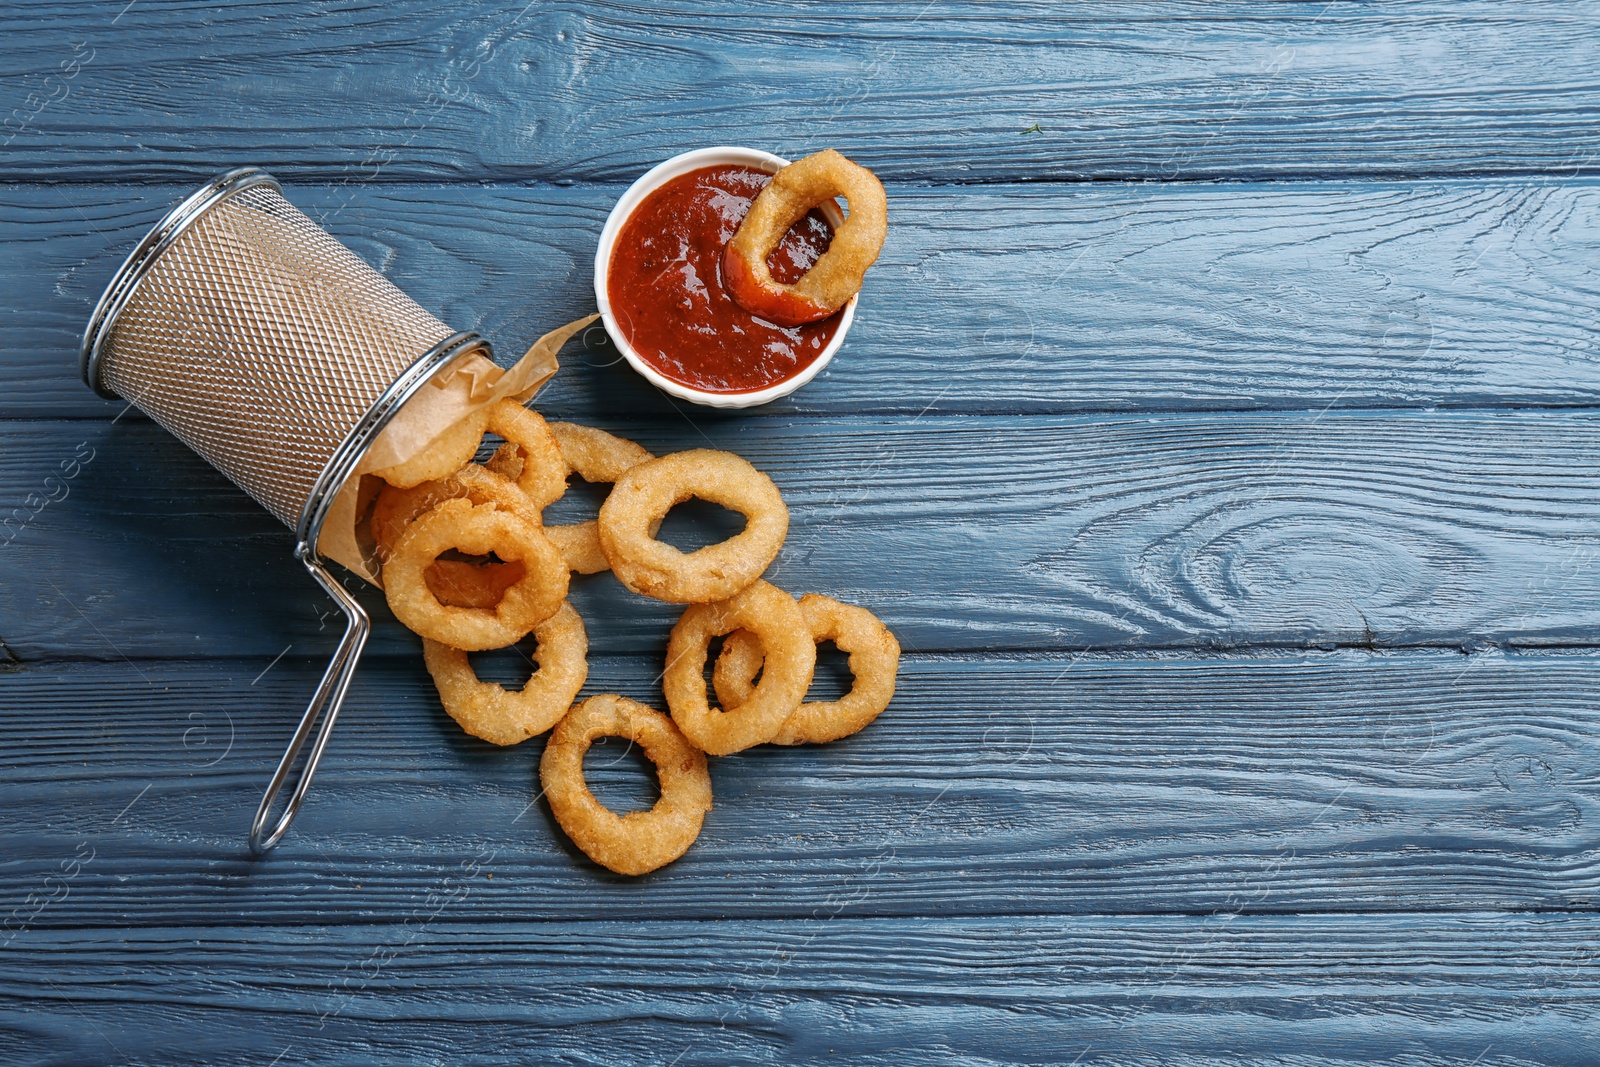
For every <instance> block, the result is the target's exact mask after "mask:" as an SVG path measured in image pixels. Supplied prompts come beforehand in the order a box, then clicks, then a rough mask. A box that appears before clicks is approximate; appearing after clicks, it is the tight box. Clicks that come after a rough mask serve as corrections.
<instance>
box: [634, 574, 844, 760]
mask: <svg viewBox="0 0 1600 1067" xmlns="http://www.w3.org/2000/svg"><path fill="white" fill-rule="evenodd" d="M735 630H749V631H750V632H751V633H753V634H755V635H756V639H757V640H758V641H760V643H761V647H762V649H763V650H764V651H765V653H766V656H765V660H764V662H763V668H762V671H761V681H760V682H759V683H758V684H757V685H756V686H755V688H754V690H752V691H751V693H750V695H749V698H748V699H746V700H745V701H743V702H742V703H741V704H740V705H739V706H738V707H737V708H727V709H725V710H722V711H715V710H713V709H712V708H711V705H710V702H709V701H708V700H707V699H706V678H705V667H706V657H707V655H708V654H709V653H710V647H711V639H712V638H713V637H718V636H721V635H723V634H731V633H733V631H735ZM816 663H817V643H816V642H815V641H813V640H812V639H811V631H810V629H809V628H808V627H807V626H806V621H805V617H804V616H803V615H801V614H800V606H799V605H798V604H796V603H795V602H794V598H793V597H791V596H790V595H789V594H788V593H785V592H784V591H783V590H782V589H779V588H778V587H777V586H775V585H769V584H767V583H766V582H756V583H755V584H754V585H752V586H750V587H749V588H748V589H745V590H744V591H742V592H740V593H738V594H736V595H734V596H733V597H730V598H729V599H727V600H720V601H717V602H716V603H714V604H692V605H690V607H689V608H688V610H686V611H685V612H684V613H683V617H682V618H680V619H679V620H678V623H677V625H676V626H674V627H673V628H672V637H671V638H670V639H669V640H668V642H667V669H666V671H665V672H663V674H662V677H661V688H662V691H663V692H664V693H665V694H666V698H667V707H668V708H670V709H671V711H672V721H673V722H675V723H677V724H678V729H680V730H682V731H683V734H684V736H685V737H687V738H688V739H689V740H690V741H692V742H693V743H694V744H695V745H697V746H699V747H700V748H701V749H702V750H704V751H706V752H709V753H710V754H711V755H713V756H726V755H729V754H730V753H734V752H742V751H743V750H744V749H747V748H751V747H753V746H755V745H759V744H762V743H764V742H766V741H770V740H772V739H773V737H774V736H776V735H777V733H778V731H779V730H780V729H782V727H783V724H784V723H785V722H786V721H788V719H789V716H791V715H793V714H794V713H795V710H796V709H798V708H799V707H800V702H801V701H802V700H804V699H805V695H806V690H807V689H809V688H811V674H812V671H813V669H814V668H815V667H816Z"/></svg>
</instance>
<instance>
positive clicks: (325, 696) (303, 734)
mask: <svg viewBox="0 0 1600 1067" xmlns="http://www.w3.org/2000/svg"><path fill="white" fill-rule="evenodd" d="M297 554H298V555H300V557H301V559H302V560H303V561H304V562H305V565H306V570H308V571H310V572H311V576H312V577H313V578H315V579H316V580H317V584H318V585H320V586H322V588H323V589H324V590H325V591H326V592H327V594H328V595H329V596H331V597H333V599H334V600H335V601H336V602H337V603H338V605H339V607H340V609H341V610H343V611H344V617H345V627H344V637H342V638H340V640H339V647H338V648H337V649H335V650H334V653H333V659H332V660H331V661H330V662H329V663H328V669H327V670H326V671H324V672H323V675H322V682H321V683H320V684H319V685H318V686H317V691H316V693H315V695H313V696H312V698H311V703H310V704H309V705H308V706H307V707H306V713H305V714H304V715H303V716H301V718H300V726H299V728H298V729H296V730H295V732H294V737H293V738H291V739H290V740H289V748H288V750H287V751H285V752H284V754H283V759H281V760H279V761H278V769H277V770H276V771H275V772H273V775H272V781H270V782H268V783H267V791H266V794H265V795H264V796H262V798H261V806H260V807H259V808H257V809H256V817H255V821H254V822H253V823H251V825H250V850H251V851H252V852H255V853H257V854H260V853H262V852H265V851H267V850H268V849H270V848H271V847H272V846H273V845H276V844H277V843H278V841H279V839H280V838H282V837H283V835H284V834H285V833H286V832H287V831H288V829H289V824H290V823H291V822H293V821H294V817H295V813H296V812H298V811H299V810H300V803H301V802H302V801H303V800H305V798H306V790H307V789H309V788H310V787H311V776H312V775H314V774H316V773H317V764H319V763H321V762H322V750H323V749H325V748H327V747H328V737H329V735H330V734H332V732H333V724H334V721H335V720H337V719H338V718H339V709H340V708H342V707H343V706H344V698H345V694H346V693H347V692H349V690H350V680H351V679H352V678H353V677H355V672H356V664H357V663H358V662H360V660H361V650H362V649H363V648H365V647H366V644H367V635H368V634H369V633H371V632H372V622H371V620H370V619H369V618H368V617H367V613H366V611H365V610H364V609H363V608H362V607H361V605H360V604H358V603H356V599H355V598H354V597H352V596H351V595H350V593H349V592H348V591H347V590H346V589H345V588H344V586H342V585H340V584H339V583H338V582H336V581H334V580H333V575H331V574H329V573H328V570H327V568H326V567H324V566H323V565H322V563H321V562H320V561H318V560H317V559H315V558H314V557H313V556H311V555H310V553H308V552H306V551H304V546H302V551H301V552H299V553H297ZM319 718H320V719H321V720H322V727H321V728H320V729H319V730H317V739H316V741H315V742H313V743H312V746H311V754H310V755H308V756H307V757H306V761H305V766H304V767H302V768H301V770H300V777H299V778H298V779H296V781H295V785H294V792H293V793H291V794H290V795H289V802H288V804H287V805H286V806H285V807H284V809H283V814H282V815H280V816H278V821H277V822H276V823H274V824H273V826H272V831H271V832H270V833H267V832H266V829H267V819H268V817H269V816H270V814H271V811H272V806H273V803H274V802H275V801H276V800H277V798H278V794H279V793H281V792H282V791H283V786H284V783H285V782H287V781H288V778H289V772H290V771H291V770H293V768H294V764H295V759H296V758H297V757H298V756H299V755H300V750H301V749H302V748H304V747H305V743H306V739H307V738H308V737H310V736H311V729H312V727H314V726H316V724H317V720H318V719H319Z"/></svg>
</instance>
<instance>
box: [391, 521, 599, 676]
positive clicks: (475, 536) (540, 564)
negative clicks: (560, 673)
mask: <svg viewBox="0 0 1600 1067" xmlns="http://www.w3.org/2000/svg"><path fill="white" fill-rule="evenodd" d="M452 548H453V549H457V550H458V551H461V552H464V553H466V554H468V555H480V556H487V555H490V554H491V553H492V554H494V555H496V556H498V557H500V558H501V559H503V560H507V561H510V560H520V561H521V562H522V564H523V566H524V567H525V568H526V570H525V573H524V574H523V576H522V577H521V579H519V580H518V581H517V582H516V584H514V585H512V586H511V587H510V588H509V589H507V590H506V591H505V595H504V596H502V597H501V598H500V601H499V603H498V604H496V605H495V607H494V609H493V610H492V611H491V610H488V609H484V608H458V607H451V606H449V605H446V604H442V603H440V602H439V598H438V597H436V596H435V595H434V594H433V591H432V590H431V589H429V588H428V583H427V579H426V576H425V572H426V570H427V568H428V565H429V564H431V563H433V561H434V560H436V559H438V557H439V556H440V554H441V553H444V552H447V551H449V550H450V549H452ZM383 579H384V581H383V585H384V593H385V595H386V596H387V597H388V600H389V607H390V609H391V610H392V611H393V612H394V614H395V617H396V618H398V619H399V620H400V621H401V622H402V623H404V624H405V625H406V626H408V627H410V628H411V629H412V630H414V631H415V632H416V633H418V634H420V635H422V636H423V637H431V638H433V639H434V640H435V641H442V642H444V643H445V644H447V645H450V646H452V647H454V648H460V649H465V650H466V651H469V652H477V651H480V650H483V649H489V648H504V647H505V646H506V645H510V644H515V643H516V642H517V641H520V640H521V639H522V638H523V637H524V636H525V635H526V634H527V633H528V632H529V631H531V630H532V629H533V628H534V627H535V626H538V625H539V624H540V623H541V622H544V621H545V620H546V619H548V618H550V616H552V615H554V614H555V613H556V610H557V609H558V608H560V607H561V602H562V601H563V600H565V599H566V596H567V566H566V563H565V561H564V560H562V558H561V553H560V552H559V551H558V550H557V549H556V547H555V545H553V544H551V543H550V539H549V538H547V537H545V535H544V534H543V532H542V531H541V530H540V529H539V527H538V526H536V525H534V524H533V523H531V522H529V521H528V520H527V519H526V518H524V517H523V516H522V515H520V514H518V513H516V512H513V511H505V510H501V509H500V508H497V507H496V506H495V505H493V504H476V505H475V504H473V503H472V501H470V500H462V499H459V498H458V499H453V500H446V501H444V502H443V503H441V504H440V505H438V506H437V507H435V508H434V509H433V510H432V511H429V512H427V513H426V514H425V515H423V516H422V517H420V518H418V519H417V520H416V521H415V522H413V523H412V524H411V525H410V526H408V527H407V528H406V531H405V533H404V534H402V535H401V537H400V540H399V542H397V543H396V544H395V546H394V555H393V556H392V557H391V558H390V560H389V561H388V563H386V564H385V565H384V568H383Z"/></svg>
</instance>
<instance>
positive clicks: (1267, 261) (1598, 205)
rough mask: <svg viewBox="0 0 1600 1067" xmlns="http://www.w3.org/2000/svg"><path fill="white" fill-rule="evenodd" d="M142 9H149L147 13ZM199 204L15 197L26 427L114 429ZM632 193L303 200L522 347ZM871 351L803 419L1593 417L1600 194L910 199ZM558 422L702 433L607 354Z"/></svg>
mask: <svg viewBox="0 0 1600 1067" xmlns="http://www.w3.org/2000/svg"><path fill="white" fill-rule="evenodd" d="M130 17H132V16H131V15H130ZM184 192H185V190H184V189H182V188H180V187H177V186H161V187H157V188H154V189H129V188H124V187H116V188H106V187H91V186H66V187H39V186H12V187H7V188H5V189H4V190H3V191H0V200H3V202H4V203H5V204H6V211H7V215H8V219H14V220H15V225H14V226H13V227H12V228H11V230H10V231H9V232H11V233H13V234H14V235H15V239H14V240H12V241H9V242H6V243H4V244H0V288H4V289H5V290H6V291H7V292H10V293H13V294H14V299H13V300H12V301H11V306H10V308H9V310H8V316H7V319H6V322H7V329H6V331H5V332H4V335H3V337H0V415H4V416H8V417H17V416H21V415H30V416H63V417H71V418H78V417H83V416H85V415H89V414H107V415H109V414H114V413H115V412H116V411H117V410H119V409H118V408H117V407H116V406H113V405H110V404H107V403H104V402H102V401H99V400H97V399H96V398H94V397H93V396H92V395H91V394H90V393H89V392H88V390H86V389H85V388H84V387H83V384H82V382H81V381H80V380H79V378H78V370H77V347H78V343H79V336H80V334H81V333H82V330H83V326H84V323H85V322H86V321H87V319H88V317H89V311H90V309H91V308H92V306H93V304H94V301H95V300H96V299H97V298H98V296H99V294H100V292H101V290H102V289H103V288H104V286H105V284H106V282H107V280H108V279H109V278H110V276H111V273H112V271H113V270H114V269H115V267H116V265H117V264H118V263H120V261H121V259H122V257H123V256H124V255H126V253H127V251H128V249H129V248H131V247H132V246H133V244H134V243H136V242H137V240H138V238H139V237H140V236H141V235H142V234H143V233H144V231H145V230H146V229H147V228H148V227H149V226H150V225H152V224H153V222H154V221H155V219H157V218H159V216H160V214H161V213H162V212H163V211H164V210H165V209H166V208H167V207H168V206H169V205H170V204H171V203H173V202H175V201H176V200H177V199H178V198H180V197H181V196H182V195H183V193H184ZM619 193H620V189H619V188H618V187H616V186H602V187H588V186H584V187H575V188H565V189H561V188H531V189H530V188H516V187H495V188H475V187H473V188H435V187H420V186H384V187H381V188H342V187H337V186H333V187H329V186H312V187H295V186H291V187H290V189H289V195H290V197H291V198H292V199H293V200H295V202H296V203H298V204H300V205H302V206H303V207H305V208H306V210H307V211H309V212H310V213H311V214H313V215H314V216H316V217H317V218H319V219H321V220H323V222H324V224H325V225H326V226H327V227H328V228H329V229H330V230H332V231H333V232H334V233H335V234H337V235H338V236H340V237H341V238H342V239H344V240H345V241H347V242H348V243H350V244H351V245H352V247H354V248H355V249H356V250H357V251H358V252H359V253H361V254H362V255H363V256H365V257H366V258H367V259H368V261H370V262H372V263H374V264H377V265H379V266H380V267H381V268H382V269H383V270H385V271H386V272H387V273H388V274H389V276H390V277H391V278H393V279H394V281H395V282H396V283H397V284H399V285H400V286H401V287H402V288H404V289H405V290H406V291H408V292H410V293H411V294H412V295H413V296H415V297H416V298H417V299H418V300H419V301H420V302H421V303H422V304H423V305H424V306H426V307H428V308H429V309H431V310H433V311H435V312H436V313H438V314H440V315H441V316H442V317H443V318H445V319H446V320H447V321H449V322H450V323H451V324H453V325H456V326H459V327H461V328H463V329H468V328H470V329H476V330H479V331H481V332H483V333H484V334H485V335H486V336H488V337H489V338H490V339H491V340H493V341H494V342H495V343H496V344H497V345H499V346H500V350H501V351H502V353H504V354H505V355H506V356H508V357H509V356H510V355H513V354H516V353H520V352H521V351H522V350H523V349H524V348H525V347H526V346H527V344H528V343H529V342H530V341H531V340H532V339H533V338H535V337H537V336H538V335H539V334H540V333H542V332H544V331H545V330H547V329H549V328H551V327H552V326H554V325H555V324H557V323H560V322H564V321H567V320H569V319H571V318H575V317H577V316H579V315H582V314H586V313H588V312H589V311H590V310H592V308H593V306H594V298H593V289H592V284H593V283H592V277H593V271H592V266H591V264H592V262H593V259H592V257H593V248H594V241H595V240H596V237H597V235H598V234H599V231H600V227H601V225H602V222H603V220H604V217H605V214H606V212H607V211H609V209H610V207H611V205H612V204H613V203H614V202H615V199H616V197H617V196H618V195H619ZM892 193H893V195H894V211H895V224H894V227H893V228H892V230H891V232H890V238H889V242H888V245H887V246H886V248H885V252H884V256H883V259H882V260H881V261H880V263H879V264H878V266H877V267H876V268H874V270H873V272H872V274H871V275H870V278H869V280H868V284H867V289H866V292H865V295H864V297H863V301H864V302H863V305H862V313H861V315H860V317H859V319H858V320H857V325H856V327H855V329H854V330H853V331H852V333H851V337H850V340H849V342H848V345H847V347H846V348H845V350H844V352H843V353H842V354H841V356H840V357H839V358H838V360H836V361H835V363H834V364H833V365H832V366H831V367H830V368H829V370H828V371H827V372H826V373H825V374H824V376H823V377H822V378H821V379H820V380H818V381H816V382H813V383H812V384H811V385H809V386H807V387H806V388H805V389H803V390H801V391H800V392H799V393H797V394H795V396H794V397H792V398H790V399H789V400H786V401H781V402H779V403H778V404H775V405H772V406H771V407H769V408H764V409H761V410H759V411H757V412H752V413H748V414H747V415H745V416H744V418H754V417H764V416H766V415H772V414H777V415H785V414H794V413H815V414H840V413H849V414H864V413H869V412H895V413H908V414H916V413H918V412H921V411H924V410H927V409H929V408H930V406H931V407H932V408H933V409H934V410H937V411H943V412H966V413H1023V412H1030V413H1042V412H1073V411H1105V410H1173V409H1188V410H1193V409H1219V408H1220V409H1244V408H1313V409H1318V410H1320V409H1322V408H1325V407H1328V406H1330V405H1336V406H1339V407H1342V408H1355V407H1373V406H1433V405H1451V406H1461V405H1475V406H1502V405H1505V406H1515V405H1529V404H1534V405H1567V404H1594V403H1596V402H1597V400H1600V359H1596V358H1595V357H1596V350H1595V349H1596V334H1595V330H1594V328H1593V318H1592V315H1591V310H1590V305H1591V303H1592V301H1591V294H1592V293H1593V292H1594V291H1595V290H1596V288H1600V267H1597V264H1596V262H1595V259H1594V257H1593V256H1592V255H1590V254H1588V250H1589V248H1590V247H1592V245H1593V243H1594V241H1595V240H1596V233H1595V229H1596V226H1597V225H1600V222H1597V220H1600V183H1596V182H1593V181H1588V180H1584V181H1574V182H1565V183H1561V184H1553V185H1550V184H1530V183H1528V182H1524V181H1513V182H1507V181H1499V180H1496V181H1459V182H1404V183H1393V184H1389V183H1385V184H1371V183H1332V184H1329V183H1311V184H1305V185H1294V186H1283V185H1275V184H1261V185H1228V186H1198V185H1187V184H1178V185H1172V184H1167V185H1162V184H1148V185H1143V184H1135V185H1114V186H1094V187H1092V188H1082V189H1073V190H1070V191H1063V190H1059V189H1039V188H1036V187H1030V186H1013V187H1004V188H984V189H964V190H961V191H960V192H951V191H949V190H930V189H919V188H916V187H911V186H897V187H894V188H893V189H892ZM593 337H594V339H595V340H596V342H597V343H599V345H600V346H599V347H595V348H589V349H579V348H576V347H575V348H574V349H573V350H572V351H571V352H570V353H569V358H568V363H569V366H568V369H567V372H566V373H564V374H562V375H560V376H558V377H557V379H556V380H555V382H554V383H552V385H551V386H550V387H549V389H548V390H547V392H546V394H545V401H544V402H545V403H547V404H554V405H556V406H558V407H560V408H561V409H562V410H565V411H568V412H570V413H572V414H574V415H578V416H587V417H600V416H614V417H621V416H623V415H628V416H638V417H676V416H675V415H674V412H673V408H672V407H671V405H670V404H669V402H668V401H666V400H665V399H664V398H663V397H661V396H660V394H658V393H656V392H655V391H654V390H652V389H650V388H649V387H647V386H645V385H644V384H643V382H642V381H641V380H640V379H639V378H638V377H637V376H636V375H634V374H632V373H631V372H630V371H629V370H628V369H627V367H626V365H625V364H623V363H621V361H620V359H619V357H618V354H617V352H616V350H615V349H614V348H611V347H610V346H608V345H604V344H603V343H602V342H603V333H602V331H598V330H597V331H595V333H594V335H593Z"/></svg>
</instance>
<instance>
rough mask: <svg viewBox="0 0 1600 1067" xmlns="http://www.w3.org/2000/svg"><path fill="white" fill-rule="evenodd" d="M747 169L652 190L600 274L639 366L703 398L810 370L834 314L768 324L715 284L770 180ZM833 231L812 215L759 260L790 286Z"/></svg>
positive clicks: (700, 173) (704, 171) (713, 172)
mask: <svg viewBox="0 0 1600 1067" xmlns="http://www.w3.org/2000/svg"><path fill="white" fill-rule="evenodd" d="M771 177H772V176H771V175H769V174H767V173H765V172H763V171H759V170H755V169H753V168H751V167H745V166H739V165H731V166H718V167H702V168H701V169H700V170H695V171H690V172H689V173H688V174H682V175H679V176H678V177H676V178H673V179H672V180H671V181H669V182H667V183H666V184H664V185H661V186H659V187H657V188H656V189H655V190H653V191H652V192H651V193H650V194H649V195H648V196H646V197H645V198H644V200H643V201H641V202H640V204H639V206H638V207H636V208H634V209H633V213H632V214H631V215H629V216H628V219H627V221H626V222H624V223H623V225H622V229H621V230H620V231H619V232H618V233H617V239H616V243H615V244H614V245H613V246H612V249H611V262H610V265H609V266H608V267H607V271H606V295H607V296H608V297H609V298H610V301H611V314H612V316H613V318H614V319H615V320H616V322H617V325H618V327H619V328H620V329H621V330H622V332H623V333H624V334H625V335H626V339H627V342H628V343H629V344H630V345H632V346H633V349H634V351H635V352H637V353H638V354H639V356H640V358H642V359H643V360H644V361H645V362H646V363H648V364H650V366H652V367H654V368H655V369H656V370H657V371H659V372H660V373H661V374H662V375H664V376H665V377H667V378H670V379H672V380H673V381H675V382H681V383H682V384H684V385H687V386H689V387H691V388H693V389H699V390H701V391H703V392H707V393H751V392H755V391H756V390H759V389H766V388H768V387H769V386H773V385H777V384H778V383H780V382H786V381H788V380H789V379H790V378H793V377H794V376H795V375H797V374H799V373H800V372H801V371H803V370H805V369H806V368H807V367H809V366H811V364H812V363H814V362H815V361H816V359H817V357H819V356H820V355H822V350H823V349H824V348H826V347H828V342H829V341H831V340H833V335H834V333H835V332H837V331H838V329H839V320H840V317H841V316H842V315H843V314H844V313H843V311H839V312H836V313H834V314H833V315H830V316H828V317H827V318H825V319H822V320H820V321H818V322H808V323H806V324H805V325H803V326H777V325H774V324H773V323H770V322H768V321H767V320H765V319H761V318H757V317H756V316H754V315H752V314H750V312H748V311H746V310H745V309H744V308H742V307H740V306H739V305H738V304H736V303H735V302H734V300H733V297H731V296H729V295H728V291H727V289H725V288H724V287H723V284H722V248H723V246H724V245H726V244H727V243H728V239H729V238H730V237H732V236H733V234H734V231H735V230H737V229H738V228H739V223H740V222H742V221H743V220H744V216H745V213H746V212H748V211H749V210H750V202H751V201H753V200H754V199H755V198H756V194H757V193H759V192H760V191H761V190H762V188H763V187H764V186H765V185H766V184H767V182H768V181H770V180H771ZM832 239H833V227H832V226H830V225H828V220H827V219H826V218H824V217H823V215H822V213H821V212H820V211H816V210H813V211H811V212H810V213H809V214H807V215H806V217H805V218H803V219H801V220H800V221H799V222H798V223H796V224H795V225H794V227H793V228H791V229H790V230H789V233H788V234H787V235H786V236H785V237H784V239H783V240H782V241H781V242H779V244H778V247H777V249H776V250H775V251H774V252H773V253H772V255H771V257H770V258H769V259H768V260H767V265H768V267H769V268H770V269H771V271H772V276H773V278H775V279H776V280H778V281H780V282H783V283H785V284H791V285H792V284H793V283H795V282H797V281H799V280H800V277H801V275H803V274H805V272H806V271H808V270H810V269H811V265H812V264H813V263H815V262H816V261H817V259H818V258H819V257H821V255H822V253H823V252H826V251H827V250H828V242H829V241H831V240H832Z"/></svg>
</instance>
